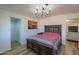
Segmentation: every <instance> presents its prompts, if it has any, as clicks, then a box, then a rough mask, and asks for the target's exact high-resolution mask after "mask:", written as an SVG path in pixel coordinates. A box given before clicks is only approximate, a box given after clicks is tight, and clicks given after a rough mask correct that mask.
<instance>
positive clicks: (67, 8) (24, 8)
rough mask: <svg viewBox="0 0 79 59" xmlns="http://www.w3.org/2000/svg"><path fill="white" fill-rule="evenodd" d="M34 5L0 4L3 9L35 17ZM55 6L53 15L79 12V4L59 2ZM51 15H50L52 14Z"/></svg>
mask: <svg viewBox="0 0 79 59" xmlns="http://www.w3.org/2000/svg"><path fill="white" fill-rule="evenodd" d="M32 5H33V4H15V5H14V4H7V5H6V4H3V5H0V9H2V10H7V11H10V12H16V13H19V14H22V15H25V16H28V17H33V18H34V15H33V12H32V9H31V8H32ZM52 7H54V8H53V9H52V14H51V15H61V14H68V13H79V4H57V5H53V4H52ZM51 15H50V16H51Z"/></svg>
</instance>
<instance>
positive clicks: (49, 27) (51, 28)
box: [45, 25, 61, 35]
mask: <svg viewBox="0 0 79 59" xmlns="http://www.w3.org/2000/svg"><path fill="white" fill-rule="evenodd" d="M45 32H58V33H59V34H60V35H61V25H45Z"/></svg>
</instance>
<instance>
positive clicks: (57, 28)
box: [26, 25, 61, 55]
mask: <svg viewBox="0 0 79 59" xmlns="http://www.w3.org/2000/svg"><path fill="white" fill-rule="evenodd" d="M26 41H27V49H31V50H33V51H34V52H36V53H37V54H41V55H56V54H58V53H59V47H60V45H61V25H45V32H42V33H38V34H37V35H34V36H31V37H29V38H27V39H26Z"/></svg>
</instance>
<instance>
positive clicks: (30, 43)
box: [27, 39, 57, 55]
mask: <svg viewBox="0 0 79 59" xmlns="http://www.w3.org/2000/svg"><path fill="white" fill-rule="evenodd" d="M27 49H31V50H33V51H34V52H36V53H37V54H40V55H53V54H57V50H53V48H50V47H48V46H44V45H42V44H40V43H38V42H36V41H35V40H29V39H27Z"/></svg>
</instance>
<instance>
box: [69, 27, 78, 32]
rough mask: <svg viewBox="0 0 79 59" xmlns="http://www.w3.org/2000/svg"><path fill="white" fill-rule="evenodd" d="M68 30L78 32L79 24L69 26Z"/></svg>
mask: <svg viewBox="0 0 79 59" xmlns="http://www.w3.org/2000/svg"><path fill="white" fill-rule="evenodd" d="M68 32H78V26H68Z"/></svg>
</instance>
